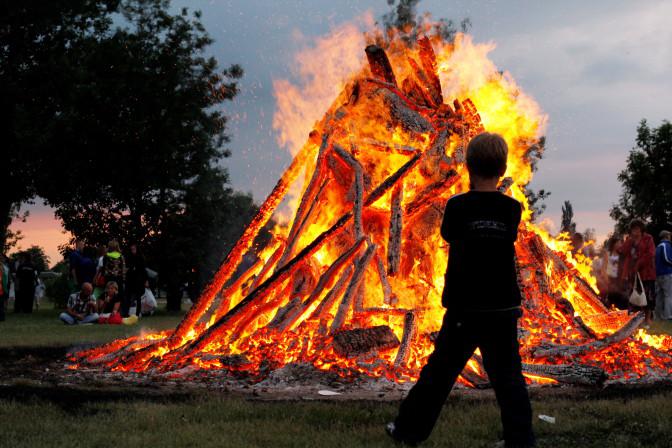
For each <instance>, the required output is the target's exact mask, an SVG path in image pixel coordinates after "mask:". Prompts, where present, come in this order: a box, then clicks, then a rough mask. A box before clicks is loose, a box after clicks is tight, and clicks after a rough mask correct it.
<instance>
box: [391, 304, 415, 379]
mask: <svg viewBox="0 0 672 448" xmlns="http://www.w3.org/2000/svg"><path fill="white" fill-rule="evenodd" d="M417 327H418V324H417V319H416V318H415V313H414V312H413V311H409V312H407V313H406V316H404V333H403V335H402V336H401V345H400V346H399V350H398V351H397V356H396V358H394V366H395V367H400V366H404V365H406V363H407V362H408V357H409V356H410V355H411V345H412V344H413V340H414V339H415V334H416V332H417Z"/></svg>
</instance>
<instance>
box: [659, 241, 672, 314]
mask: <svg viewBox="0 0 672 448" xmlns="http://www.w3.org/2000/svg"><path fill="white" fill-rule="evenodd" d="M671 237H672V232H670V231H669V230H663V231H662V232H660V244H658V247H656V315H657V317H658V318H659V319H666V320H670V319H672V242H670V238H671Z"/></svg>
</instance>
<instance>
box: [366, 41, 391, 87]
mask: <svg viewBox="0 0 672 448" xmlns="http://www.w3.org/2000/svg"><path fill="white" fill-rule="evenodd" d="M364 51H365V52H366V59H368V61H369V67H370V68H371V74H372V75H373V76H374V77H375V78H377V79H380V80H382V81H385V82H387V83H390V84H392V85H394V86H395V87H396V86H397V78H396V77H395V76H394V71H393V70H392V66H391V65H390V60H389V59H388V58H387V54H386V53H385V50H383V49H382V48H380V47H379V46H378V45H369V46H368V47H366V49H365V50H364Z"/></svg>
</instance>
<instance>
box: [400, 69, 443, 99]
mask: <svg viewBox="0 0 672 448" xmlns="http://www.w3.org/2000/svg"><path fill="white" fill-rule="evenodd" d="M408 63H409V64H410V65H411V67H412V68H413V72H414V74H415V76H416V78H417V79H418V81H420V83H419V86H420V90H421V92H422V94H423V98H424V99H425V101H426V102H427V103H429V105H430V107H431V108H432V109H436V108H437V107H438V105H439V104H441V103H442V102H443V98H442V97H441V91H440V90H439V91H436V89H435V87H434V86H433V85H432V81H431V80H430V77H429V76H427V75H426V74H425V72H424V71H423V70H422V69H421V68H420V66H419V65H418V63H417V62H416V60H415V59H413V58H411V57H409V58H408ZM435 76H436V75H435Z"/></svg>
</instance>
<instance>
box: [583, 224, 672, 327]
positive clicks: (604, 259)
mask: <svg viewBox="0 0 672 448" xmlns="http://www.w3.org/2000/svg"><path fill="white" fill-rule="evenodd" d="M671 238H672V232H670V231H668V230H663V231H662V232H660V234H659V239H660V242H659V243H658V245H657V246H656V244H655V243H654V239H653V236H652V235H651V234H649V233H647V231H646V225H645V224H644V222H643V221H640V220H634V221H632V222H631V223H630V226H629V232H628V234H627V236H626V237H625V238H624V237H623V236H622V235H614V236H612V237H611V238H609V239H608V240H607V242H606V244H605V245H604V248H603V250H602V251H601V253H600V254H599V255H597V256H596V257H594V262H593V273H594V275H595V277H596V279H597V286H598V289H599V291H600V296H601V298H602V300H603V301H604V303H605V304H607V305H609V306H614V307H616V308H619V309H631V310H633V309H634V310H638V309H640V310H643V311H645V313H646V325H647V326H648V325H649V324H650V323H651V321H652V320H653V319H654V318H655V319H665V320H672V243H671V242H670V240H671ZM582 240H583V238H580V239H579V238H572V243H573V245H574V250H575V251H577V252H582V253H584V255H588V256H590V255H592V254H590V251H589V249H588V248H587V247H585V246H583V241H582ZM633 293H634V294H637V295H640V296H641V295H642V294H643V296H645V298H646V305H645V306H643V307H640V306H636V305H633V303H632V302H633V300H632V299H631V298H632V297H633Z"/></svg>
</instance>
